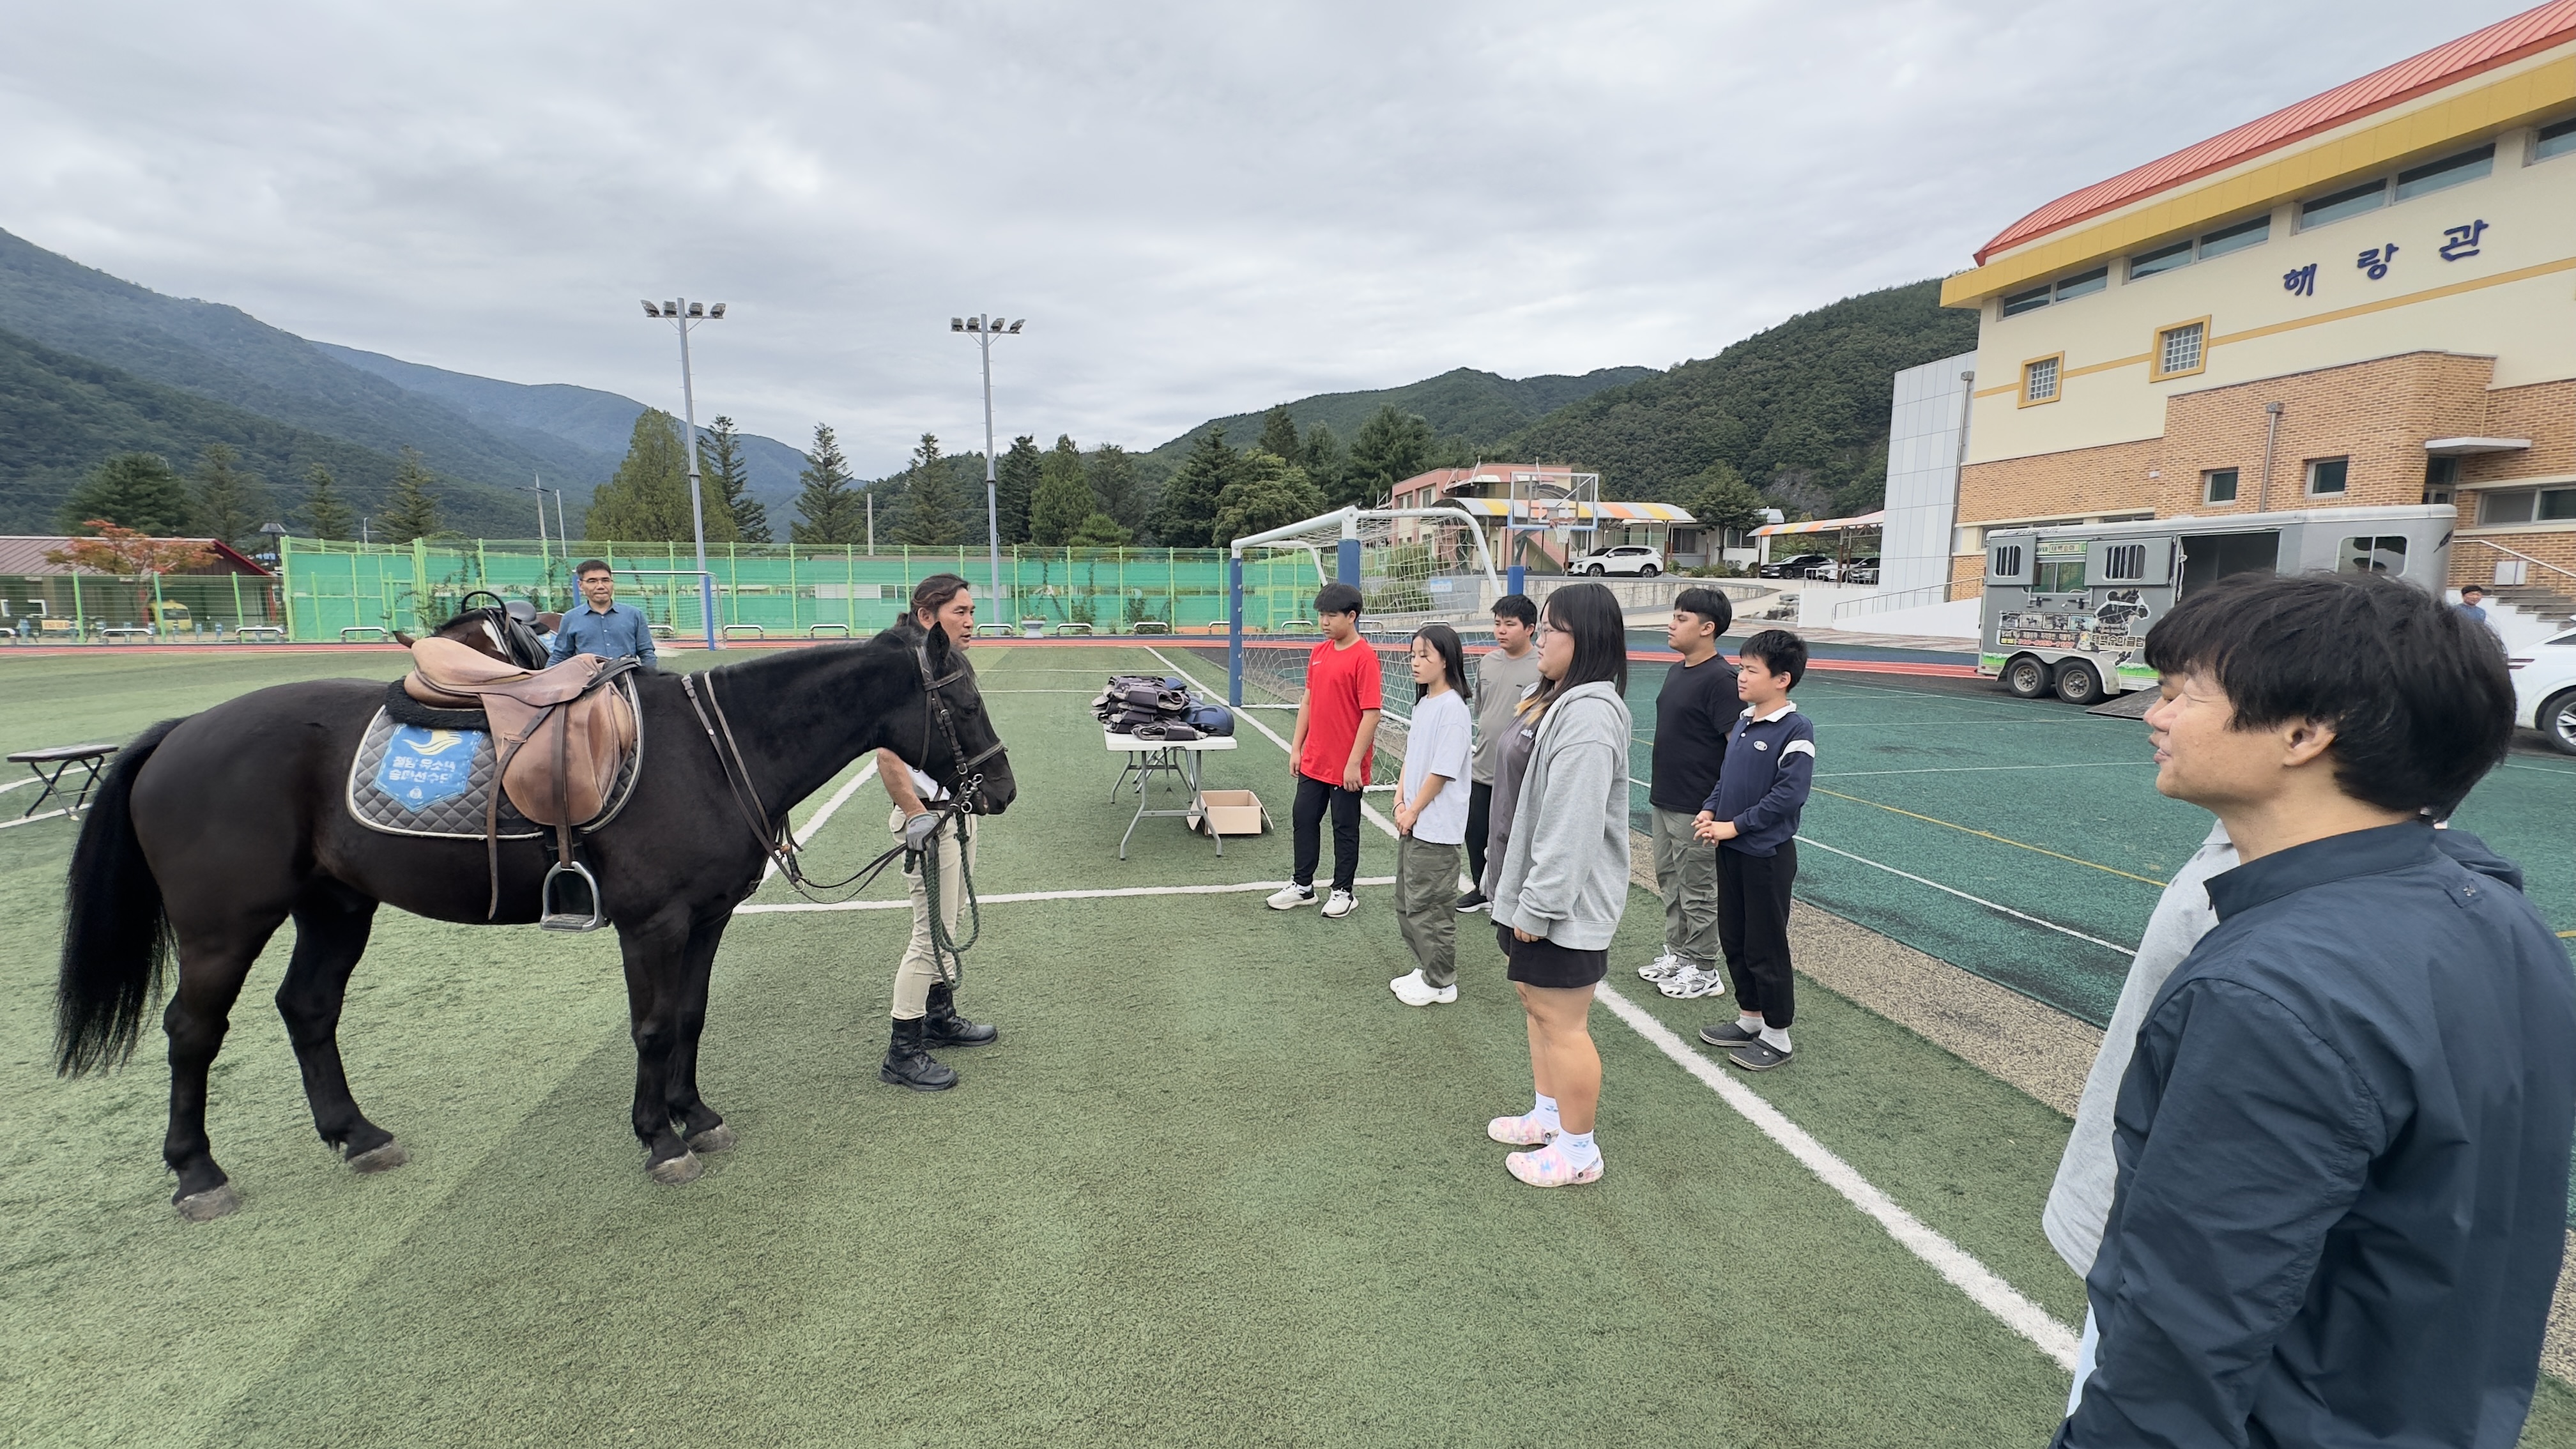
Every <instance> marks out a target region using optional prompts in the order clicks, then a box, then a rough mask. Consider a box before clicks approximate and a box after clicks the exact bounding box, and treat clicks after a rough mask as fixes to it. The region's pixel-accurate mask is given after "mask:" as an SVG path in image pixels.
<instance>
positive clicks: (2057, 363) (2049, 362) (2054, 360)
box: [2021, 352, 2066, 407]
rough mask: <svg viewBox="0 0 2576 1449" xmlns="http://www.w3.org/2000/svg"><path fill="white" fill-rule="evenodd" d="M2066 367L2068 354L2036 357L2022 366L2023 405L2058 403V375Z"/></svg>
mask: <svg viewBox="0 0 2576 1449" xmlns="http://www.w3.org/2000/svg"><path fill="white" fill-rule="evenodd" d="M2065 366H2066V354H2065V353H2063V352H2061V353H2058V354H2057V355H2056V356H2054V357H2034V358H2032V359H2031V360H2030V361H2028V362H2025V363H2023V364H2022V365H2021V405H2022V406H2023V407H2029V406H2031V405H2032V404H2034V403H2046V402H2055V401H2057V375H2058V372H2059V371H2060V370H2061V369H2063V368H2064V367H2065Z"/></svg>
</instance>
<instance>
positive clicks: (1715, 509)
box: [1688, 458, 1770, 529]
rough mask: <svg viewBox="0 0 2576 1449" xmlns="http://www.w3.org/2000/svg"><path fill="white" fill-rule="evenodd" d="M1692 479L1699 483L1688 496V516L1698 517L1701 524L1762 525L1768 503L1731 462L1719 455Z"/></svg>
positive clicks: (1744, 527) (1745, 526)
mask: <svg viewBox="0 0 2576 1449" xmlns="http://www.w3.org/2000/svg"><path fill="white" fill-rule="evenodd" d="M1691 481H1692V482H1693V483H1695V484H1697V485H1698V491H1697V492H1696V493H1695V494H1693V495H1692V496H1691V500H1690V503H1689V504H1688V507H1689V508H1690V511H1691V517H1693V518H1696V519H1698V520H1699V521H1700V523H1701V525H1702V526H1703V527H1707V528H1733V529H1748V528H1759V527H1761V526H1762V510H1763V509H1765V508H1767V507H1769V506H1770V505H1769V504H1767V503H1765V502H1763V500H1762V495H1761V494H1760V493H1759V492H1757V491H1755V489H1754V487H1753V485H1752V484H1750V483H1747V482H1745V481H1744V475H1743V474H1741V473H1738V472H1736V471H1735V465H1734V464H1732V463H1729V462H1727V461H1726V460H1725V459H1724V458H1720V459H1718V460H1717V461H1716V462H1714V463H1711V464H1709V465H1708V466H1707V467H1705V468H1703V469H1701V470H1700V471H1699V476H1698V477H1696V478H1694V479H1692V480H1691Z"/></svg>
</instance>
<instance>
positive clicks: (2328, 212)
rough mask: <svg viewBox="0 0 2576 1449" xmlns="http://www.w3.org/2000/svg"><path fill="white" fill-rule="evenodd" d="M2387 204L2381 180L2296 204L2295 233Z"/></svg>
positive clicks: (2385, 191)
mask: <svg viewBox="0 0 2576 1449" xmlns="http://www.w3.org/2000/svg"><path fill="white" fill-rule="evenodd" d="M2387 204H2388V183H2387V181H2386V180H2384V179H2383V180H2379V181H2371V182H2366V183H2364V184H2362V185H2360V186H2350V187H2346V188H2344V189H2343V190H2341V191H2337V192H2333V193H2331V194H2329V195H2325V196H2320V197H2318V198H2317V199H2316V200H2314V201H2303V202H2301V203H2299V230H2301V231H2306V230H2307V229H2308V228H2310V227H2315V226H2324V225H2325V224H2326V223H2328V222H2333V221H2341V220H2343V219H2344V218H2345V217H2347V216H2359V215H2361V214H2362V213H2363V212H2365V211H2377V210H2378V209H2379V208H2381V207H2383V206H2385V205H2387Z"/></svg>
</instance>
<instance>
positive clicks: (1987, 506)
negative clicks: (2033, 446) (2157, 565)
mask: <svg viewBox="0 0 2576 1449" xmlns="http://www.w3.org/2000/svg"><path fill="white" fill-rule="evenodd" d="M2163 448H2164V440H2163V439H2161V438H2148V439H2146V440H2144V441H2141V442H2135V443H2109V444H2105V445H2104V446H2102V447H2099V448H2075V449H2071V450H2069V451H2067V452H2063V453H2039V454H2035V455H2033V456H2031V457H2027V458H1998V459H1996V460H1995V461H1994V462H1991V463H1971V464H1969V465H1968V466H1967V467H1965V468H1963V469H1961V470H1960V471H1959V521H1960V522H1961V523H1965V524H1973V523H1986V522H1990V521H1992V520H1994V519H1998V518H2060V517H2066V518H2074V517H2081V516H2083V515H2086V514H2092V513H2103V512H2121V511H2124V510H2134V509H2140V508H2149V507H2153V506H2154V505H2153V503H2152V502H2151V501H2150V494H2149V490H2150V489H2151V488H2153V487H2154V484H2153V483H2152V482H2151V481H2150V480H2149V479H2148V477H2147V474H2148V472H2149V471H2151V470H2152V469H2154V468H2155V466H2156V458H2157V456H2158V455H2159V454H2160V453H2161V452H2162V451H2163Z"/></svg>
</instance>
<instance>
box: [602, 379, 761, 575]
mask: <svg viewBox="0 0 2576 1449" xmlns="http://www.w3.org/2000/svg"><path fill="white" fill-rule="evenodd" d="M699 486H700V488H701V489H703V488H704V487H705V477H704V475H703V473H702V474H701V475H700V479H699ZM702 497H703V495H702ZM704 501H706V502H709V503H712V504H713V505H714V506H712V507H708V508H706V510H705V515H706V529H707V542H709V543H731V542H734V541H735V540H736V539H738V538H739V537H740V536H741V535H740V534H739V533H737V532H736V531H735V529H734V522H733V512H732V510H730V509H728V508H726V507H725V506H724V502H723V500H721V499H713V500H704ZM697 522H698V519H697V510H695V509H693V508H691V506H690V502H689V464H688V454H687V453H685V452H684V451H682V448H681V444H680V428H679V422H678V420H677V419H675V418H673V417H672V416H671V415H670V414H669V413H666V412H663V411H661V410H659V409H656V408H646V409H645V410H644V412H643V414H642V415H641V416H639V417H637V418H636V419H635V431H634V433H633V434H632V436H631V437H630V438H629V439H628V441H627V444H626V458H625V461H623V462H621V463H619V464H618V465H617V472H616V474H615V475H614V476H612V477H611V478H610V479H609V480H608V481H607V482H606V483H603V484H601V485H600V486H599V490H598V491H597V492H595V493H593V494H591V495H590V512H589V513H588V514H587V515H585V516H584V518H583V521H582V537H584V538H595V539H604V540H615V541H619V542H633V543H688V542H690V541H692V540H693V539H695V538H696V537H697Z"/></svg>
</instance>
